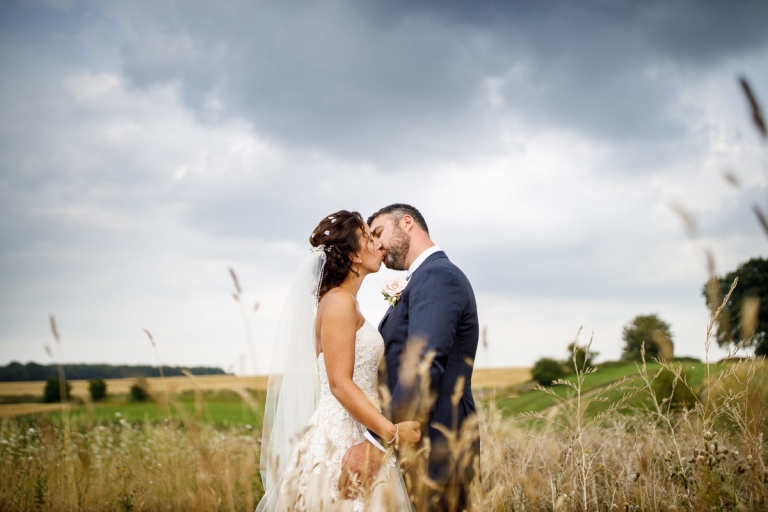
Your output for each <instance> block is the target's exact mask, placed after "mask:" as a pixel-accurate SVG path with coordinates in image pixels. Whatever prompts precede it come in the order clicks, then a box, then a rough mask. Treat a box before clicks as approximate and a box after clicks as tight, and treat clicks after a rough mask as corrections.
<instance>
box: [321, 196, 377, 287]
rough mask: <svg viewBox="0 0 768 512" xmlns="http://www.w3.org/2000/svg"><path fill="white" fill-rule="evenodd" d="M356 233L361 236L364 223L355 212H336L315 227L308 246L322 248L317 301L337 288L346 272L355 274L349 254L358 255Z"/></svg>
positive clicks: (358, 243)
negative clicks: (322, 256) (320, 246)
mask: <svg viewBox="0 0 768 512" xmlns="http://www.w3.org/2000/svg"><path fill="white" fill-rule="evenodd" d="M358 230H362V231H363V233H365V221H364V220H363V217H362V215H360V214H359V213H357V212H348V211H347V210H340V211H338V212H336V213H332V214H331V215H328V216H327V217H325V218H324V219H323V220H321V221H320V224H318V225H317V227H316V228H315V230H314V231H313V232H312V235H310V237H309V243H310V244H312V247H317V246H319V245H324V246H325V254H326V261H325V267H324V268H323V279H322V281H321V282H320V289H319V290H318V293H317V298H318V300H319V299H321V298H322V297H323V295H325V294H326V293H328V291H329V290H330V289H331V288H335V287H337V286H339V285H340V284H341V283H342V282H344V279H346V277H347V275H348V274H349V273H350V272H353V273H355V275H357V272H356V271H355V270H354V269H353V268H352V260H351V259H350V258H349V255H350V254H353V253H356V252H358V251H360V240H359V238H358V233H357V231H358Z"/></svg>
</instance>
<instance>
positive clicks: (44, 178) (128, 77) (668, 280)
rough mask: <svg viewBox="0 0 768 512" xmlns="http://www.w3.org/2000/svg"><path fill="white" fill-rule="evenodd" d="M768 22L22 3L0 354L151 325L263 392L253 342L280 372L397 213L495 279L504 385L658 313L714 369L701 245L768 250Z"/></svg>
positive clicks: (747, 5) (116, 350)
mask: <svg viewBox="0 0 768 512" xmlns="http://www.w3.org/2000/svg"><path fill="white" fill-rule="evenodd" d="M767 26H768V3H766V2H764V1H754V2H748V1H744V2H731V3H726V2H715V1H711V2H706V1H699V2H693V1H688V0H672V1H658V2H654V1H648V2H629V1H617V2H605V1H598V0H596V1H591V2H589V1H588V2H570V1H565V0H563V1H556V0H554V1H551V2H540V1H521V2H496V1H475V2H451V1H445V0H441V1H386V2H385V1H380V2H376V1H363V2H361V1H347V0H329V1H324V2H296V1H293V0H279V1H246V0H232V1H216V2H214V1H203V0H189V1H183V2H182V1H178V2H176V1H167V0H155V1H151V2H150V1H146V2H137V1H130V0H115V1H98V2H88V1H83V2H80V1H50V2H44V1H15V0H8V1H4V2H2V3H0V108H1V109H2V116H0V364H6V363H7V362H9V361H12V360H18V361H23V362H25V361H29V360H34V361H38V362H49V361H50V358H49V357H48V356H47V355H46V353H45V351H44V349H43V346H44V344H46V343H52V337H51V335H50V330H49V325H48V317H49V315H51V314H53V315H55V316H56V319H57V322H58V326H59V330H60V332H61V336H62V342H61V344H60V346H59V347H58V349H57V357H58V358H59V359H60V360H62V361H67V362H108V363H151V362H153V361H154V356H153V352H152V347H151V345H150V344H149V341H148V340H147V338H146V336H145V334H144V333H143V332H142V329H144V328H146V329H148V330H150V331H151V332H152V334H153V336H154V338H155V339H156V340H157V344H158V352H159V355H160V358H161V360H162V361H163V362H164V363H166V364H179V365H211V366H221V367H223V368H225V369H228V368H232V369H234V370H236V371H240V370H241V369H244V370H245V371H246V372H248V373H250V372H253V371H254V364H253V362H252V361H251V357H250V356H247V357H246V356H245V354H246V353H248V352H249V350H248V344H247V337H246V328H247V329H248V330H250V332H251V334H252V337H253V345H254V352H255V354H256V358H255V359H256V361H255V370H256V371H264V370H265V369H266V368H267V367H268V365H269V363H268V361H269V357H270V354H271V350H272V341H271V339H272V336H273V332H274V325H275V322H276V318H277V316H278V314H279V311H280V307H281V303H282V300H283V297H284V294H285V292H286V286H287V283H288V282H289V281H290V279H291V277H292V273H293V271H294V269H295V268H296V266H297V265H298V263H299V262H300V261H301V259H302V258H303V256H304V255H305V254H306V251H307V249H308V241H307V239H308V236H309V234H310V233H311V231H312V229H313V228H314V227H315V225H316V224H317V222H318V221H319V220H320V219H321V218H322V217H323V216H325V215H327V214H329V213H331V212H334V211H336V210H339V209H353V210H358V211H360V212H362V213H363V214H364V215H366V216H367V214H369V213H371V212H372V211H375V210H376V209H378V208H380V207H382V206H384V205H387V204H390V203H393V202H408V203H412V204H413V205H415V206H417V207H418V208H419V209H420V210H421V211H422V212H423V214H424V216H425V217H426V219H427V222H428V223H429V225H430V230H431V232H432V234H433V238H434V240H435V241H436V242H437V243H438V244H439V245H440V246H441V247H442V248H443V249H444V250H445V251H446V252H447V253H448V255H449V257H450V258H451V259H452V260H453V261H454V262H455V263H457V264H458V265H459V266H460V267H461V268H462V269H463V270H464V271H465V273H466V274H467V276H468V277H469V279H470V281H471V282H472V284H473V286H474V289H475V293H476V295H477V298H478V303H479V308H480V319H481V323H482V325H483V326H486V327H487V332H488V347H487V348H481V349H480V351H479V353H478V365H479V366H486V367H498V366H526V365H530V364H532V363H533V362H534V361H535V360H536V359H538V358H539V357H542V356H556V357H565V355H566V352H565V347H566V345H567V344H568V343H569V342H570V341H571V340H572V339H573V337H574V336H575V334H576V332H577V331H578V329H579V327H580V326H583V329H584V333H583V334H582V340H583V341H584V342H586V341H587V339H588V338H589V336H590V334H591V333H592V332H594V345H593V347H594V349H595V350H598V351H599V352H600V353H601V357H600V359H611V358H616V357H618V356H619V354H620V352H621V330H622V326H623V325H624V324H625V323H627V322H628V321H629V320H630V319H631V318H632V317H634V316H635V315H637V314H647V313H658V314H659V315H660V316H661V317H662V318H663V319H664V320H666V321H667V322H669V323H670V324H671V325H672V330H673V334H674V341H675V344H676V352H677V353H678V354H680V355H684V354H686V355H694V356H699V357H703V355H704V341H705V340H704V338H705V329H706V324H707V320H708V312H707V309H706V308H705V305H704V300H703V298H702V296H701V288H702V285H703V283H704V281H705V280H706V277H707V271H706V264H705V258H704V250H707V249H708V250H711V251H712V253H713V254H714V256H715V263H716V268H717V270H718V271H719V272H725V271H728V270H732V269H733V268H735V267H736V265H738V264H739V263H740V262H742V261H744V260H746V259H748V258H750V257H753V256H760V255H764V254H765V252H766V247H767V246H766V243H767V242H766V239H765V237H764V236H763V235H762V234H761V232H760V231H759V228H758V225H757V223H756V222H755V220H754V219H753V217H752V213H751V212H750V206H751V205H752V204H753V203H755V202H757V203H760V204H765V202H766V198H767V197H768V196H767V195H766V192H767V190H766V188H767V186H768V176H767V175H766V173H767V172H768V158H767V157H766V147H765V145H764V144H763V143H762V142H761V141H760V139H759V137H758V136H757V134H756V132H755V130H754V129H753V127H752V125H751V124H750V117H749V111H748V108H747V104H746V102H745V100H744V97H743V95H742V93H741V91H740V89H739V86H738V83H737V77H738V76H742V75H743V76H746V77H747V78H748V79H749V80H750V82H751V84H752V86H753V88H754V90H755V92H756V94H757V96H758V98H759V99H762V100H763V103H764V104H768V65H767V64H768V30H767V29H766V27H767ZM726 170H730V171H732V172H733V173H734V174H735V175H736V176H737V177H738V181H739V187H738V188H737V187H733V186H731V185H729V184H728V183H727V182H726V181H725V180H724V179H723V172H724V171H726ZM670 205H677V206H679V207H681V208H684V209H685V210H686V211H688V212H690V214H691V215H693V217H694V218H695V219H696V223H697V227H698V230H697V236H696V237H695V238H693V239H691V238H689V237H688V236H687V234H686V230H685V229H684V226H683V224H682V223H681V221H680V219H679V217H677V216H676V214H675V213H674V212H673V211H672V209H671V208H670ZM228 267H232V268H234V269H235V270H236V272H237V274H238V276H239V278H240V283H241V285H242V287H243V290H244V297H243V311H244V312H245V325H244V321H243V320H244V317H243V312H241V310H240V308H239V306H238V303H236V302H235V301H234V300H233V298H232V296H231V292H232V291H233V290H234V287H233V284H232V281H231V279H230V277H229V274H228V270H227V269H228ZM390 275H392V272H390V271H386V270H385V271H382V272H380V273H379V274H375V275H372V276H370V277H369V279H368V281H367V282H366V284H365V285H364V287H363V289H362V290H361V293H360V302H361V306H362V309H363V312H364V313H365V315H366V316H367V317H368V318H369V319H370V320H371V321H372V322H374V323H378V320H379V319H380V317H381V316H382V315H383V313H384V311H385V309H386V303H385V301H384V300H383V299H382V297H381V295H380V294H379V292H378V289H379V287H380V286H381V283H382V282H383V280H384V279H385V278H386V277H388V276H390ZM256 302H258V303H259V304H260V308H259V310H258V311H255V312H254V311H253V309H254V308H253V305H254V304H255V303H256ZM722 354H723V352H722V351H718V350H716V351H714V353H713V355H714V356H720V355H722Z"/></svg>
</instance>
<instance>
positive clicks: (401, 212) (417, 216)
mask: <svg viewBox="0 0 768 512" xmlns="http://www.w3.org/2000/svg"><path fill="white" fill-rule="evenodd" d="M379 215H391V216H392V220H393V221H394V222H395V224H397V223H398V222H400V219H402V218H403V217H405V216H406V215H410V216H411V218H412V219H413V221H414V222H415V223H416V225H417V226H419V227H420V228H421V229H423V230H424V232H425V233H426V234H429V228H428V227H427V221H425V220H424V216H423V215H421V212H420V211H419V210H417V209H416V208H414V207H413V206H411V205H409V204H403V203H395V204H391V205H389V206H385V207H384V208H382V209H381V210H379V211H377V212H376V213H374V214H373V215H371V216H370V217H368V225H369V226H370V225H371V224H372V223H373V219H375V218H376V217H378V216H379Z"/></svg>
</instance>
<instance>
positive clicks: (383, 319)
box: [379, 306, 395, 332]
mask: <svg viewBox="0 0 768 512" xmlns="http://www.w3.org/2000/svg"><path fill="white" fill-rule="evenodd" d="M393 309H395V308H394V307H392V306H389V309H388V310H387V312H386V313H384V318H382V319H381V322H379V332H381V328H382V327H384V322H385V321H386V320H387V317H388V316H389V314H390V313H391V312H392V310H393Z"/></svg>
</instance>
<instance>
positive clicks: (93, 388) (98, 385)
mask: <svg viewBox="0 0 768 512" xmlns="http://www.w3.org/2000/svg"><path fill="white" fill-rule="evenodd" d="M88 391H89V392H90V393H91V400H93V401H94V402H97V401H99V400H101V399H103V398H105V397H106V396H107V383H106V382H104V379H91V380H89V381H88Z"/></svg>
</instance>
